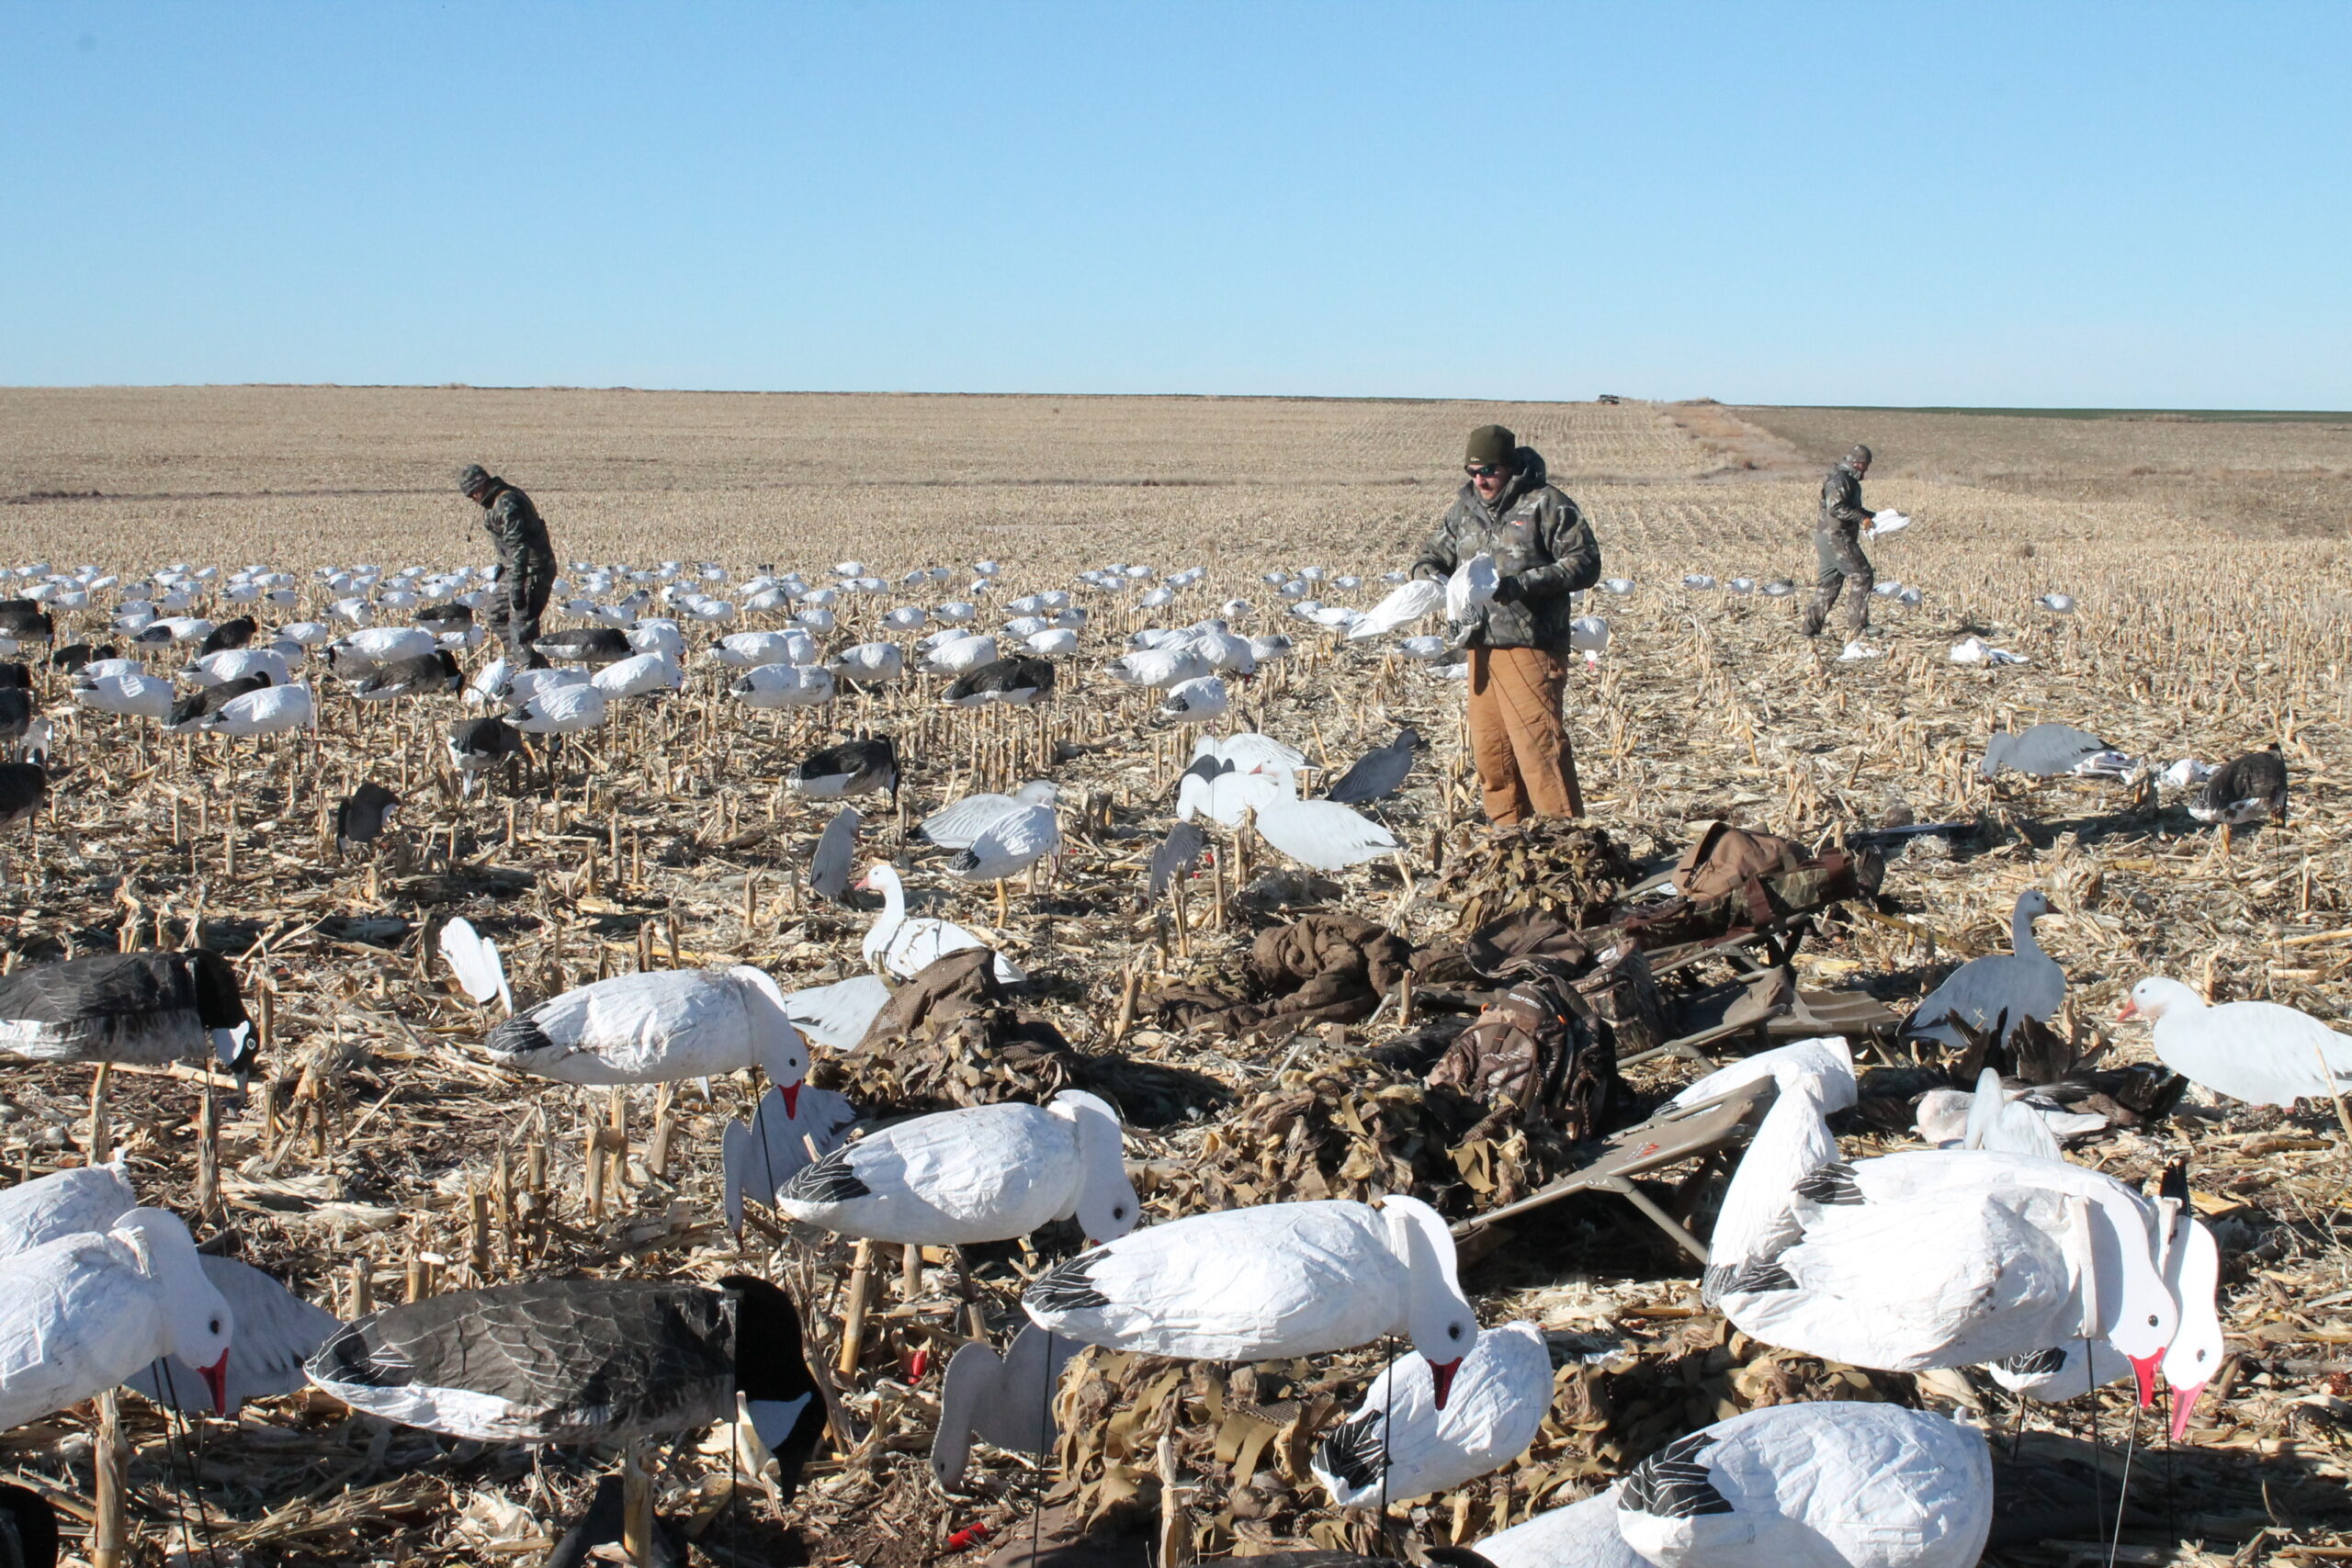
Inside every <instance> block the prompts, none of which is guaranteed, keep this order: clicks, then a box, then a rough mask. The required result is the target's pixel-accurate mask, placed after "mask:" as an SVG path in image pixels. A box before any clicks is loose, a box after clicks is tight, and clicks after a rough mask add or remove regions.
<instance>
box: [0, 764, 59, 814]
mask: <svg viewBox="0 0 2352 1568" xmlns="http://www.w3.org/2000/svg"><path fill="white" fill-rule="evenodd" d="M48 799H49V770H48V769H47V768H45V767H43V766H42V765H41V764H40V763H39V762H0V828H5V827H6V826H8V825H9V824H10V823H12V822H21V821H23V820H24V819H25V818H28V817H31V816H33V815H35V814H36V813H38V812H39V811H40V808H41V806H42V804H43V803H44V802H46V801H47V800H48Z"/></svg>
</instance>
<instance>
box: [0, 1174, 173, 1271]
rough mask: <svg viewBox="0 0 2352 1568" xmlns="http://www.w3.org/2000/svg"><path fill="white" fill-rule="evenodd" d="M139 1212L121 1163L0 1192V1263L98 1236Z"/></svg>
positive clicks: (42, 1180)
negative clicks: (66, 1240)
mask: <svg viewBox="0 0 2352 1568" xmlns="http://www.w3.org/2000/svg"><path fill="white" fill-rule="evenodd" d="M138 1206H139V1200H138V1198H137V1196H136V1195H134V1194H133V1193H132V1191H131V1190H130V1168H128V1167H127V1166H125V1165H124V1164H123V1163H122V1162H121V1161H120V1160H116V1161H114V1162H113V1163H111V1164H107V1165H77V1166H74V1167H72V1168H68V1169H65V1170H56V1171H51V1172H50V1174H48V1175H47V1176H42V1177H37V1178H35V1179H32V1180H30V1181H21V1182H18V1183H17V1185H16V1186H14V1187H11V1188H9V1189H7V1190H6V1191H0V1258H12V1257H14V1256H15V1255H16V1254H17V1253H19V1252H28V1251H30V1250H31V1249H32V1248H34V1247H40V1246H41V1245H42V1244H43V1243H45V1242H51V1241H55V1240H56V1239H57V1238H58V1237H59V1236H64V1235H81V1234H82V1233H83V1232H85V1231H102V1230H105V1229H106V1228H107V1226H109V1225H111V1224H114V1223H115V1221H117V1220H119V1219H120V1218H121V1217H122V1216H123V1215H125V1214H127V1213H130V1211H131V1210H132V1209H134V1208H137V1207H138Z"/></svg>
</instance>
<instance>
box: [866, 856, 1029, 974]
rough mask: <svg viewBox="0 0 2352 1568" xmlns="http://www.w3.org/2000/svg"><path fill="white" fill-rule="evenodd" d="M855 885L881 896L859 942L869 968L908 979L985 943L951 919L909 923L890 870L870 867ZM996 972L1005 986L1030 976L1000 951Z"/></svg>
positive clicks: (903, 899)
mask: <svg viewBox="0 0 2352 1568" xmlns="http://www.w3.org/2000/svg"><path fill="white" fill-rule="evenodd" d="M857 886H858V889H859V891H861V892H865V893H879V894H881V895H882V912H881V913H880V914H879V915H877V916H876V917H875V919H874V923H873V924H872V925H871V926H868V927H867V928H866V930H865V941H864V942H861V943H859V944H858V952H859V953H861V954H862V955H864V957H865V962H866V963H867V964H879V965H881V966H882V967H883V968H885V969H887V970H888V971H889V972H890V973H891V974H893V975H896V976H899V978H900V979H902V980H911V979H913V978H914V977H915V976H917V975H920V974H921V973H922V971H923V970H925V969H927V968H929V967H930V966H931V965H932V964H935V963H937V962H938V961H939V960H940V959H942V958H944V957H946V956H947V954H949V953H961V952H962V951H964V949H966V948H967V947H986V946H987V945H988V943H986V942H982V941H981V940H980V939H979V938H978V937H977V936H975V935H973V934H972V933H971V932H970V931H966V930H965V929H964V928H963V927H962V926H959V925H957V924H956V922H955V921H953V920H942V919H931V918H928V917H923V918H911V919H910V917H909V916H908V914H907V892H906V887H905V886H904V885H903V884H902V883H900V882H899V874H898V872H897V871H896V870H895V869H893V868H892V867H890V866H887V865H876V866H873V867H871V868H869V869H868V870H867V872H866V874H865V880H863V881H861V882H860V883H859V884H858V885H857ZM995 970H996V977H997V979H998V980H1000V981H1001V982H1002V983H1003V984H1005V985H1008V986H1017V985H1019V984H1020V983H1021V982H1022V981H1023V980H1026V979H1027V978H1028V977H1029V976H1027V975H1025V974H1023V972H1022V971H1021V968H1020V966H1019V965H1017V964H1013V963H1012V961H1011V960H1010V959H1008V958H1006V957H1005V956H1004V955H1003V954H1002V953H998V954H997V955H996V964H995Z"/></svg>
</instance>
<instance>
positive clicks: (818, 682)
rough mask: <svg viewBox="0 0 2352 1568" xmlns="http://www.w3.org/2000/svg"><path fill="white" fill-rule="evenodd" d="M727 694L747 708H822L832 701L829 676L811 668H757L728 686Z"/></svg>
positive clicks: (774, 666) (743, 674)
mask: <svg viewBox="0 0 2352 1568" xmlns="http://www.w3.org/2000/svg"><path fill="white" fill-rule="evenodd" d="M727 694H728V695H729V696H731V697H733V698H734V699H735V700H736V701H738V702H740V703H741V704H742V705H744V706H745V707H751V708H813V707H822V706H823V705H825V704H827V703H829V702H831V701H832V700H833V676H832V671H829V670H824V669H820V668H819V667H816V666H814V665H801V664H761V665H756V666H754V667H753V668H752V669H750V670H746V671H743V673H742V674H741V675H739V676H737V677H736V678H735V679H734V680H733V681H732V682H729V684H728V687H727Z"/></svg>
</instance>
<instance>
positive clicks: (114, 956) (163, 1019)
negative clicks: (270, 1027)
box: [0, 947, 253, 1070]
mask: <svg viewBox="0 0 2352 1568" xmlns="http://www.w3.org/2000/svg"><path fill="white" fill-rule="evenodd" d="M252 1038H253V1025H252V1022H251V1021H250V1020H249V1019H248V1018H247V1017H246V1015H245V1004H244V1001H243V998H241V997H240V996H239V995H238V993H237V976H236V972H235V971H234V970H232V969H231V968H230V967H229V962H228V960H227V959H225V958H222V957H221V956H220V954H219V953H214V952H213V951H211V950H210V949H209V948H202V947H198V948H189V949H187V950H185V951H182V952H175V953H95V954H92V955H91V956H89V957H86V958H70V959H67V960H66V961H65V962H64V963H62V964H37V965H35V966H33V967H32V968H29V969H19V970H17V972H16V973H15V974H13V975H6V976H0V1052H9V1053H13V1054H15V1055H19V1056H26V1057H29V1058H31V1059H32V1060H34V1061H39V1062H133V1063H137V1064H140V1065H141V1066H161V1065H162V1064H164V1063H165V1062H182V1061H201V1060H203V1059H204V1058H205V1057H207V1056H215V1057H218V1058H219V1060H220V1062H221V1063H222V1064H224V1065H225V1066H229V1067H230V1068H231V1069H232V1070H243V1068H244V1067H245V1066H248V1065H249V1063H250V1056H249V1049H250V1045H251V1042H252Z"/></svg>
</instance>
